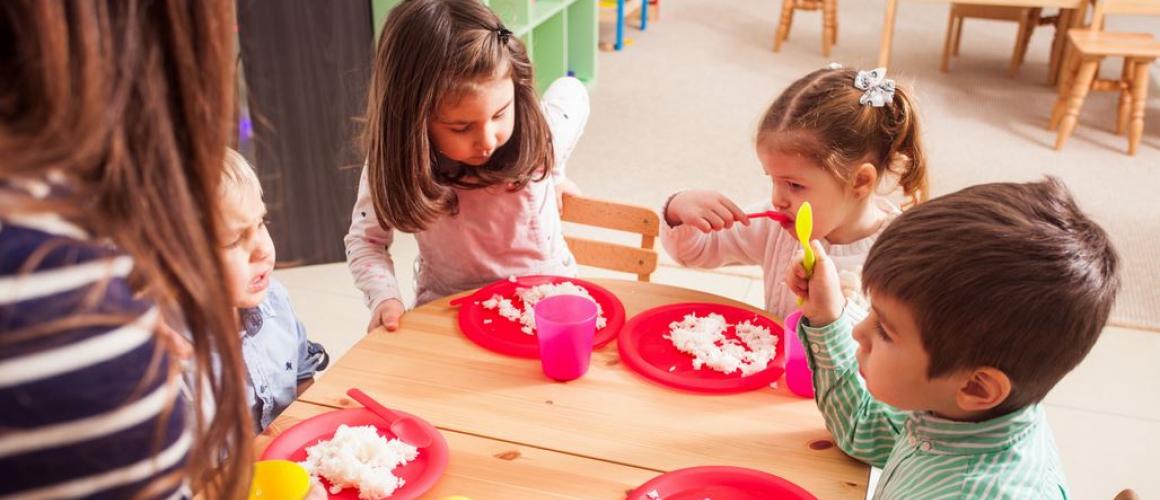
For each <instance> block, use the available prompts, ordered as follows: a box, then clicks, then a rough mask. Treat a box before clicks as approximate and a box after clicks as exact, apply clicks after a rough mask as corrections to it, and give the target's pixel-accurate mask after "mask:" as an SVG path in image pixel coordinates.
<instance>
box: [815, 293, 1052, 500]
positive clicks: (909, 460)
mask: <svg viewBox="0 0 1160 500" xmlns="http://www.w3.org/2000/svg"><path fill="white" fill-rule="evenodd" d="M865 317H866V312H865V311H864V310H861V309H859V308H857V307H856V306H853V305H847V306H846V310H845V311H843V312H842V316H841V317H839V318H838V320H837V321H835V322H833V323H831V324H829V325H826V326H823V327H821V328H812V327H810V326H809V325H806V324H805V323H806V321H804V320H803V321H802V326H800V327H799V329H798V335H799V336H800V337H801V339H802V345H804V346H808V348H807V349H806V353H807V355H808V359H809V364H810V368H812V369H813V371H814V388H815V398H816V400H817V403H818V408H819V409H821V411H822V414H823V415H824V416H825V419H826V427H827V428H828V429H829V430H830V432H831V433H832V434H833V435H834V441H835V442H836V443H837V444H838V447H840V448H841V449H842V451H844V452H846V454H848V455H850V456H851V457H854V458H855V459H858V460H861V461H863V462H866V463H868V464H870V465H873V466H875V467H881V468H882V469H883V472H882V477H881V480H880V481H879V483H878V488H877V489H876V490H875V492H874V498H875V499H910V498H922V499H935V498H947V499H951V498H954V499H958V498H962V499H967V498H970V499H976V498H983V499H992V498H1001V499H1025V498H1037V499H1038V498H1055V499H1063V498H1068V493H1067V484H1066V481H1065V479H1064V475H1063V466H1062V464H1061V463H1060V460H1059V452H1058V451H1057V450H1056V448H1055V442H1054V440H1053V439H1052V436H1051V428H1050V427H1049V426H1048V425H1047V417H1046V416H1045V414H1044V411H1043V408H1042V407H1040V406H1039V405H1032V406H1029V407H1026V408H1023V409H1021V410H1018V411H1015V412H1013V413H1009V414H1007V415H1003V416H1001V417H997V418H994V419H991V420H986V421H983V422H956V421H951V420H947V419H944V418H939V417H936V416H934V415H932V414H930V413H929V412H921V413H920V412H904V411H902V410H899V409H896V408H893V407H891V406H888V405H886V404H885V403H882V402H880V401H877V400H875V399H874V398H873V396H871V395H870V392H869V391H868V390H867V389H866V384H865V381H864V380H862V378H861V376H859V375H858V364H857V361H856V359H855V357H854V353H855V352H856V351H857V349H858V345H857V343H856V342H855V341H854V339H853V337H852V336H851V334H852V332H853V329H854V325H855V324H856V323H857V322H859V321H861V320H862V319H864V318H865Z"/></svg>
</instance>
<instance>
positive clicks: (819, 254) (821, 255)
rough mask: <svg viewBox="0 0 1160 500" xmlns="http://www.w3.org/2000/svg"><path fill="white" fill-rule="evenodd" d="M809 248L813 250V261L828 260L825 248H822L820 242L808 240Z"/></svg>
mask: <svg viewBox="0 0 1160 500" xmlns="http://www.w3.org/2000/svg"><path fill="white" fill-rule="evenodd" d="M810 248H813V249H814V259H815V260H816V261H817V262H821V261H824V260H828V259H829V255H827V254H826V248H825V247H823V246H822V242H821V241H820V240H810Z"/></svg>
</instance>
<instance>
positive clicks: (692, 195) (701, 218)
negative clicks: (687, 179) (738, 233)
mask: <svg viewBox="0 0 1160 500" xmlns="http://www.w3.org/2000/svg"><path fill="white" fill-rule="evenodd" d="M665 222H666V223H668V225H669V226H670V227H676V226H679V225H681V224H688V225H690V226H693V227H695V228H697V229H700V230H701V232H704V233H708V232H710V231H717V230H721V229H729V228H731V227H733V223H734V222H740V223H742V224H744V225H746V226H748V225H749V217H746V216H745V212H744V211H743V210H741V209H740V208H739V207H738V206H737V204H735V203H733V201H731V200H730V199H729V198H726V197H725V195H723V194H721V193H718V192H716V191H709V190H703V189H695V190H692V191H685V192H683V193H680V194H678V195H676V196H674V197H673V199H671V200H669V206H668V208H666V209H665Z"/></svg>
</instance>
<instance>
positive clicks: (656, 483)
mask: <svg viewBox="0 0 1160 500" xmlns="http://www.w3.org/2000/svg"><path fill="white" fill-rule="evenodd" d="M653 490H656V492H657V495H658V496H659V498H661V499H663V500H703V499H705V498H712V499H713V500H791V499H792V500H798V499H801V500H817V497H815V496H813V495H811V494H810V492H808V491H806V490H804V489H802V487H801V486H798V485H796V484H793V483H791V482H789V481H786V480H785V479H782V478H780V477H777V476H775V475H773V474H767V473H765V472H761V471H759V470H753V469H743V468H740V467H691V468H688V469H681V470H675V471H672V472H668V473H665V474H662V475H660V476H657V477H655V478H653V479H652V480H651V481H649V482H647V483H644V484H643V485H641V486H640V487H639V488H637V489H635V490H633V491H632V493H629V494H628V500H651V499H650V498H649V496H648V494H649V492H650V491H653Z"/></svg>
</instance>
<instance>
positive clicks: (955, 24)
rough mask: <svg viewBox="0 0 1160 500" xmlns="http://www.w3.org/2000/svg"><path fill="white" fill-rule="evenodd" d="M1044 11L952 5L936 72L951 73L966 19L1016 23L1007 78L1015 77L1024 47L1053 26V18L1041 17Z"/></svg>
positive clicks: (995, 6) (999, 6)
mask: <svg viewBox="0 0 1160 500" xmlns="http://www.w3.org/2000/svg"><path fill="white" fill-rule="evenodd" d="M1042 11H1043V9H1041V8H1038V7H1008V6H1001V5H979V4H970V3H952V4H951V13H950V19H949V20H948V21H947V34H946V40H945V41H944V42H943V54H942V64H941V65H940V66H939V70H940V71H942V72H943V73H946V72H947V71H948V70H949V69H950V62H951V56H958V55H959V46H960V45H961V44H962V41H963V21H964V20H965V19H966V18H974V19H990V20H995V21H1014V22H1016V23H1019V33H1018V34H1017V35H1016V37H1015V51H1014V52H1013V53H1012V54H1011V66H1010V67H1009V68H1008V69H1007V74H1009V75H1011V76H1015V74H1016V73H1018V72H1019V67H1020V66H1022V65H1023V58H1024V57H1026V56H1027V46H1028V44H1029V43H1030V42H1031V35H1032V33H1034V32H1035V28H1036V27H1037V26H1040V25H1044V24H1055V21H1056V19H1057V18H1056V17H1055V16H1052V17H1041V16H1040V13H1041V12H1042Z"/></svg>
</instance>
